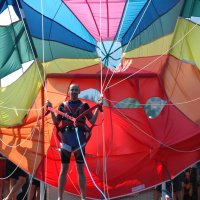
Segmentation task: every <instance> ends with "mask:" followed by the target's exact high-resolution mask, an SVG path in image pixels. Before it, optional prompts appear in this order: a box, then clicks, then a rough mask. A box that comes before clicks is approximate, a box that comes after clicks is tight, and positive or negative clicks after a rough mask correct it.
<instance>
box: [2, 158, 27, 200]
mask: <svg viewBox="0 0 200 200" xmlns="http://www.w3.org/2000/svg"><path fill="white" fill-rule="evenodd" d="M13 172H14V173H13ZM5 177H10V188H11V189H10V192H9V194H8V195H4V200H11V199H12V200H17V192H18V191H19V190H20V189H21V188H22V186H23V185H24V184H25V183H26V172H24V171H23V170H22V169H21V168H19V167H17V166H16V165H15V164H14V163H13V162H11V161H10V160H9V159H6V164H5Z"/></svg>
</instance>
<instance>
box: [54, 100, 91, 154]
mask: <svg viewBox="0 0 200 200" xmlns="http://www.w3.org/2000/svg"><path fill="white" fill-rule="evenodd" d="M63 105H64V110H65V113H66V114H67V115H68V116H71V117H73V118H77V117H78V116H80V114H82V113H83V112H84V107H85V102H82V101H80V102H79V104H78V106H76V107H75V108H72V107H71V106H70V104H69V102H68V101H65V102H63ZM85 122H86V118H85V116H83V117H82V118H80V119H79V120H77V122H76V126H77V127H78V129H79V130H82V131H84V141H83V142H82V143H81V147H84V146H85V145H86V144H87V142H88V141H89V139H90V137H91V129H90V128H89V127H88V126H87V124H86V123H85ZM65 128H67V129H69V130H70V131H75V127H74V122H73V121H72V120H71V119H70V118H68V117H65V116H63V117H62V120H61V121H60V123H59V125H58V126H57V137H58V139H59V138H60V139H59V140H60V145H61V148H63V149H65V150H67V151H69V152H72V151H73V152H74V153H75V152H77V151H79V150H80V146H79V145H77V146H76V147H73V148H72V147H71V146H70V145H69V144H68V142H67V141H66V139H65V138H64V136H63V132H64V130H63V129H65Z"/></svg>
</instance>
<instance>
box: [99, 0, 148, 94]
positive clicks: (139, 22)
mask: <svg viewBox="0 0 200 200" xmlns="http://www.w3.org/2000/svg"><path fill="white" fill-rule="evenodd" d="M151 1H152V0H150V1H149V3H148V4H147V7H146V8H145V10H144V12H143V14H142V16H141V18H140V20H139V22H138V24H137V26H136V28H135V30H134V32H133V34H132V35H131V38H130V40H129V42H128V44H127V46H126V48H125V50H124V52H125V51H126V49H127V48H128V45H129V44H130V42H131V40H132V38H133V35H134V34H135V32H136V30H137V28H138V26H139V24H140V22H141V21H142V19H143V17H144V15H145V13H146V11H147V9H148V7H149V5H150V3H151ZM121 58H122V57H121ZM119 64H120V63H119ZM119 64H118V65H119ZM113 75H114V70H113V73H112V75H111V77H110V79H109V81H108V83H107V85H106V88H105V89H104V92H105V90H106V89H108V88H109V87H108V85H109V83H110V81H111V79H112V77H113ZM104 92H103V93H104Z"/></svg>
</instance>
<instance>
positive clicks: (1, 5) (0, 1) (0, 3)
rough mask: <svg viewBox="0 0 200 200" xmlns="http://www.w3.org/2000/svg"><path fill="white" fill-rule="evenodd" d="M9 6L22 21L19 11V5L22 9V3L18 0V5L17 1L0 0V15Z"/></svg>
mask: <svg viewBox="0 0 200 200" xmlns="http://www.w3.org/2000/svg"><path fill="white" fill-rule="evenodd" d="M8 5H12V6H13V8H14V10H15V13H16V15H17V16H18V17H19V18H20V19H21V15H20V12H19V9H18V5H19V7H20V8H22V6H21V3H20V1H19V0H18V4H17V2H16V0H0V14H1V13H2V12H3V11H4V10H5V9H7V7H8Z"/></svg>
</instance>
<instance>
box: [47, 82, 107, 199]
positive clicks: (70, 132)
mask: <svg viewBox="0 0 200 200" xmlns="http://www.w3.org/2000/svg"><path fill="white" fill-rule="evenodd" d="M79 94H80V89H79V85H77V84H75V83H73V84H71V85H70V87H69V95H70V100H69V101H68V102H63V103H61V104H60V106H59V108H58V110H59V111H61V112H64V113H66V114H68V115H71V116H73V117H77V116H79V115H80V114H81V113H83V112H84V111H85V110H87V109H89V105H88V104H87V103H83V102H81V101H80V100H79V99H78V95H79ZM98 103H100V104H102V103H103V100H102V99H99V100H98ZM46 105H47V106H51V107H52V104H51V103H50V102H47V104H46ZM98 112H99V108H96V110H95V112H94V114H93V113H92V112H89V113H88V114H87V115H86V117H87V119H88V120H89V122H90V123H91V124H95V122H96V119H97V116H98ZM51 116H52V120H53V122H54V123H55V124H56V125H59V124H60V122H61V123H62V124H68V123H70V122H71V121H70V120H69V119H67V118H65V117H63V116H61V115H57V116H55V114H54V113H53V112H51ZM78 123H79V124H85V117H83V118H81V119H80V121H78ZM79 124H78V135H79V140H80V142H81V144H83V143H84V142H85V141H84V138H85V137H84V132H85V130H83V126H81V125H80V126H79ZM65 147H66V148H65ZM78 148H79V143H78V140H77V136H76V132H75V130H74V126H73V125H66V126H64V127H63V126H62V128H61V172H60V175H59V181H58V200H62V199H63V192H64V188H65V185H66V181H67V172H68V169H69V163H70V157H71V151H73V152H74V156H75V158H76V168H77V172H78V183H79V187H80V190H81V199H82V200H85V194H86V176H85V172H84V159H83V156H82V153H81V151H80V150H79V151H75V149H76V150H77V149H78ZM82 150H83V153H85V147H82Z"/></svg>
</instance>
